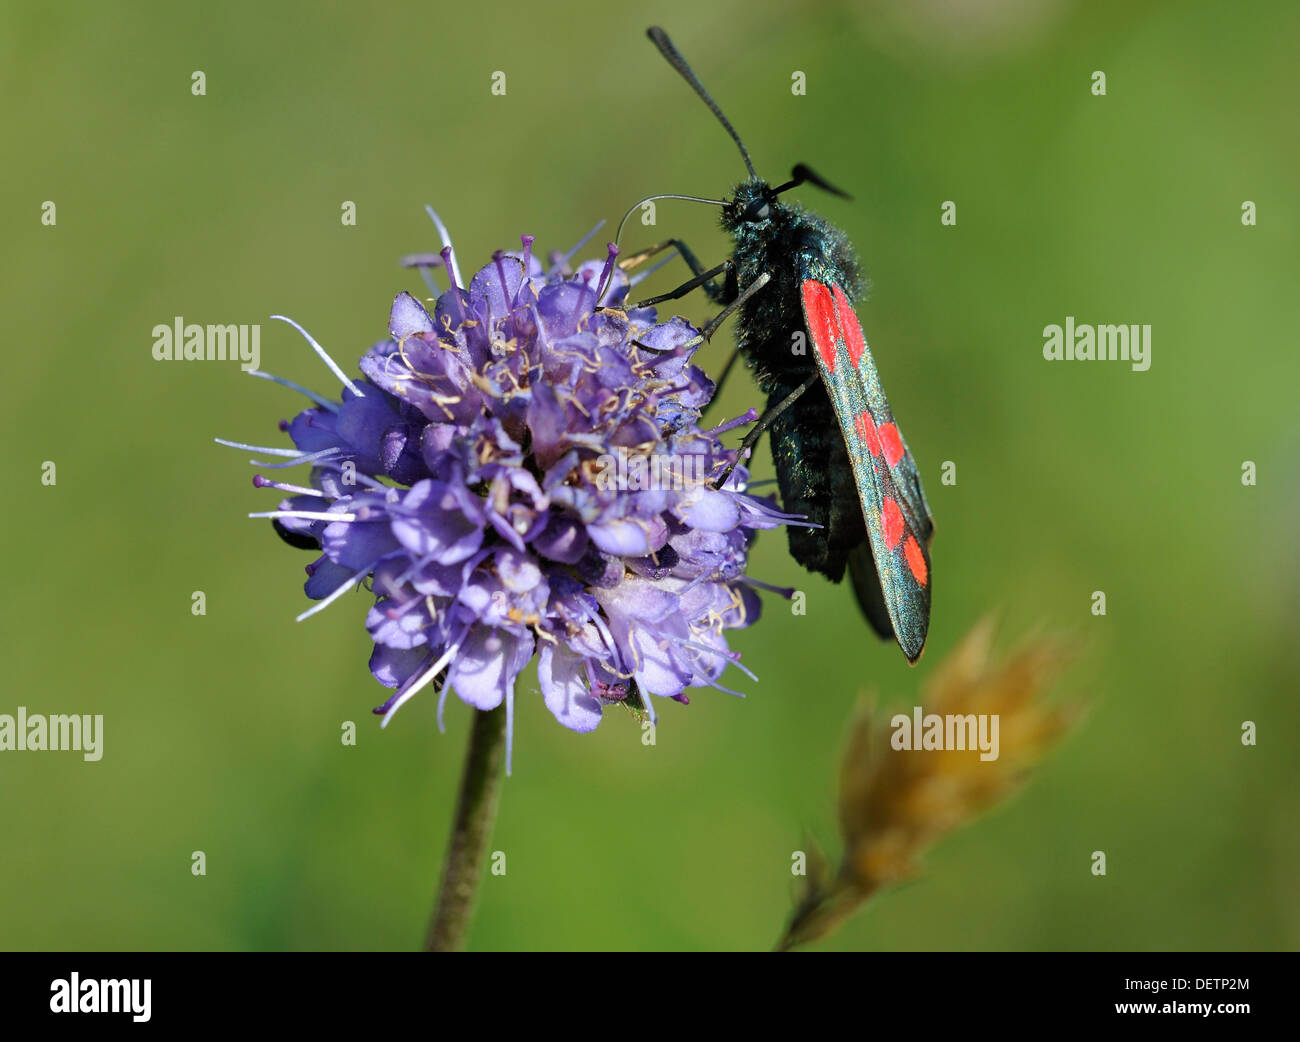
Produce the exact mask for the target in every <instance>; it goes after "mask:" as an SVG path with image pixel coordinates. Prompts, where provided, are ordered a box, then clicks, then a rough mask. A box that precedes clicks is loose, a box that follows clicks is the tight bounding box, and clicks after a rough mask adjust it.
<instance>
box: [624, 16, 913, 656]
mask: <svg viewBox="0 0 1300 1042" xmlns="http://www.w3.org/2000/svg"><path fill="white" fill-rule="evenodd" d="M648 35H649V37H650V39H651V40H652V41H654V43H655V45H656V46H657V47H658V48H659V50H660V52H661V53H662V54H663V56H664V57H665V58H667V59H668V61H669V63H670V64H671V65H672V66H673V68H675V69H676V70H677V71H678V72H679V73H680V74H681V75H682V77H683V78H684V79H685V80H686V81H687V83H689V84H690V85H691V87H693V88H694V90H695V92H696V93H697V94H699V96H700V97H701V98H702V99H703V100H704V102H705V103H706V104H707V105H708V106H709V108H710V110H711V111H712V112H713V114H714V115H715V116H716V117H717V118H718V120H719V121H720V122H721V123H722V125H723V127H724V128H725V129H726V131H727V133H728V134H730V135H731V138H732V140H733V141H735V143H736V145H737V147H738V148H739V149H740V154H741V157H742V158H743V159H744V161H745V167H746V169H747V170H748V171H749V178H748V179H747V180H746V181H743V182H742V183H741V184H739V185H737V186H736V188H735V191H734V192H733V193H732V197H731V198H730V199H729V200H698V201H703V202H713V203H716V204H718V205H720V206H721V207H722V226H723V227H724V228H725V229H726V230H727V232H729V233H730V234H731V236H732V237H733V239H734V241H735V250H734V253H733V255H732V257H731V258H730V259H729V260H727V261H725V262H724V263H723V264H720V265H718V266H717V267H716V268H713V269H711V270H708V271H705V270H704V269H703V267H702V266H701V265H700V264H699V262H698V261H697V260H696V259H695V256H694V255H693V254H692V252H691V251H690V250H689V249H688V248H687V247H686V246H685V244H684V243H682V242H681V241H680V240H677V239H673V240H668V241H666V242H664V243H660V244H658V245H657V246H654V247H651V248H650V250H647V251H643V253H642V254H641V255H640V258H638V260H639V259H643V258H644V257H646V256H649V255H650V254H651V253H653V252H656V251H658V250H660V249H665V248H667V247H669V246H673V247H676V248H677V250H678V252H679V253H680V254H681V255H682V257H683V259H684V260H685V261H686V263H687V264H688V265H690V267H691V270H692V272H694V274H695V276H696V277H695V278H694V279H692V280H691V281H690V282H687V283H686V284H684V285H683V286H680V287H678V288H677V289H676V290H674V291H673V292H671V293H666V294H663V295H662V296H660V297H656V298H654V299H653V300H651V301H646V302H644V303H647V304H649V303H659V302H661V301H663V300H670V299H675V298H677V297H679V296H682V295H683V294H684V293H686V292H689V291H690V290H692V289H694V288H696V287H703V288H704V290H705V291H706V292H707V293H708V294H709V296H710V297H711V298H712V299H714V300H716V301H717V302H718V303H720V304H724V305H727V307H726V308H725V310H724V311H723V313H722V314H721V315H719V316H717V318H715V319H714V320H713V322H711V323H709V325H708V327H706V334H711V333H712V330H713V329H714V328H716V327H717V324H718V323H719V322H720V321H721V320H722V319H723V318H725V317H726V316H727V315H728V314H730V313H731V312H732V311H733V310H735V309H738V310H739V316H738V324H739V328H738V332H737V349H738V354H739V356H740V357H742V358H744V360H745V363H746V365H747V366H748V367H749V368H750V369H751V370H752V371H753V373H754V376H755V378H756V380H757V381H758V385H759V388H760V389H761V390H762V391H763V392H764V393H765V394H766V395H767V410H766V412H765V413H764V414H763V416H762V417H761V418H760V419H759V421H758V422H757V423H756V424H755V425H754V427H753V428H751V430H750V432H749V434H748V435H747V437H746V438H745V441H744V443H743V445H742V448H743V449H745V450H749V449H752V448H753V446H754V444H755V443H756V442H757V440H758V438H759V436H760V435H761V434H762V433H763V432H764V431H765V430H766V431H770V435H771V439H772V458H773V461H774V463H775V464H776V473H777V482H778V485H779V487H780V490H781V502H782V507H783V508H784V509H785V510H787V511H789V512H791V513H797V514H803V515H805V516H806V517H807V518H808V519H809V520H810V521H812V522H815V523H816V524H817V525H818V526H820V527H815V528H814V527H791V528H789V530H788V531H789V537H790V552H791V554H792V555H793V556H794V558H795V560H797V561H798V562H799V563H800V564H802V565H803V566H804V567H805V568H807V569H809V570H810V571H814V572H820V573H821V574H823V575H825V576H827V577H828V578H830V579H831V580H833V581H835V582H839V581H840V580H841V579H842V578H843V577H844V571H845V569H846V568H847V569H848V572H849V577H850V580H851V582H852V584H853V589H854V592H855V593H856V595H857V599H858V603H859V604H860V605H861V607H862V611H863V613H864V614H865V615H866V617H867V619H868V620H869V621H870V622H871V625H872V626H873V627H874V628H875V630H876V631H877V632H878V633H879V634H880V635H881V636H882V637H884V638H886V639H887V638H889V637H891V636H893V637H895V638H896V639H897V640H898V644H899V647H901V648H902V650H903V654H904V655H906V656H907V660H908V661H909V662H916V660H917V659H918V658H919V657H920V655H921V652H922V650H923V649H924V647H925V638H926V632H927V631H928V629H929V625H930V551H929V544H930V539H931V536H932V535H933V533H934V523H933V521H932V520H931V517H930V508H929V505H928V504H927V503H926V500H925V493H924V492H923V491H922V489H921V478H920V476H919V475H918V474H917V470H916V464H915V462H914V461H913V459H912V454H911V453H910V452H909V451H908V449H907V443H906V442H905V441H904V440H903V436H902V434H901V433H900V432H899V429H898V425H897V424H896V423H895V422H894V416H893V413H892V412H891V411H890V408H889V402H888V401H887V400H886V398H885V393H884V391H883V390H882V389H881V386H880V377H879V376H878V375H877V373H876V365H875V362H874V360H873V359H872V357H871V351H870V350H869V349H868V348H867V341H866V337H864V336H863V333H862V326H861V324H860V323H859V322H858V316H857V315H856V313H855V312H854V310H853V303H852V302H853V299H854V297H855V296H856V294H857V292H858V290H859V288H860V286H861V275H860V273H859V270H858V265H857V260H856V257H855V256H854V253H853V247H852V246H851V245H850V243H849V241H848V239H847V237H846V236H845V235H844V233H843V232H841V231H840V230H839V229H838V228H834V227H832V226H831V225H830V224H828V223H827V222H826V221H824V220H823V219H822V218H820V217H818V216H817V215H815V214H811V213H808V212H807V211H805V210H803V209H802V208H801V207H799V206H798V205H788V204H786V203H782V202H781V201H780V199H779V198H778V197H779V196H780V195H781V194H782V193H783V192H786V191H788V190H789V189H791V188H794V187H796V186H797V185H800V184H804V183H809V184H813V185H816V186H818V187H820V188H823V189H826V190H828V191H831V192H834V193H836V194H840V195H842V194H843V193H841V192H839V191H838V190H837V189H835V188H833V187H832V186H831V185H829V184H827V183H826V182H825V181H823V180H822V179H821V178H820V177H818V176H817V175H816V174H815V173H813V172H812V171H811V170H810V169H808V168H807V167H806V166H803V165H802V164H800V165H799V166H796V167H795V168H794V172H793V176H792V177H791V179H790V180H789V181H787V182H786V183H785V184H783V185H779V186H778V187H775V188H773V187H772V186H771V185H769V184H768V183H767V182H766V181H764V180H763V179H762V178H760V177H759V176H758V174H757V173H756V172H755V170H754V165H753V163H752V161H751V160H750V158H749V152H748V151H747V150H746V148H745V146H744V144H743V142H742V141H741V140H740V136H739V135H738V134H737V133H736V131H735V129H734V128H733V127H732V126H731V123H730V122H729V121H728V120H727V118H726V116H724V115H723V113H722V110H721V109H720V108H719V107H718V105H717V104H716V103H715V102H714V100H713V99H712V98H711V97H710V96H709V94H708V92H707V91H706V90H705V89H704V87H703V85H702V84H701V83H700V81H699V80H698V79H697V78H696V76H695V74H694V73H693V72H692V71H691V69H690V67H689V66H688V65H687V64H686V62H685V60H684V59H683V58H682V56H681V55H680V54H679V53H678V52H677V49H676V48H675V47H674V46H673V43H672V41H671V40H669V38H668V36H667V34H666V33H665V32H664V31H663V30H662V29H659V28H652V29H650V30H649V32H648ZM677 198H691V197H685V196H678V197H677ZM719 276H721V277H722V285H721V286H719V285H718V284H717V283H716V282H715V281H713V280H714V279H715V278H717V277H719ZM808 341H811V344H812V351H811V352H809V351H808V350H807V343H808ZM728 369H730V365H728ZM725 376H726V372H725V371H724V373H723V377H724V378H725ZM742 456H743V452H742Z"/></svg>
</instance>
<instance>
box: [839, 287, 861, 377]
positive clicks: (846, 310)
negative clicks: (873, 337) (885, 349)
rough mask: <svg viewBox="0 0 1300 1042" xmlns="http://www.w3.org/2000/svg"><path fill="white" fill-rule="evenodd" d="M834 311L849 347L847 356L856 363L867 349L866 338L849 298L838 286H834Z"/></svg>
mask: <svg viewBox="0 0 1300 1042" xmlns="http://www.w3.org/2000/svg"><path fill="white" fill-rule="evenodd" d="M835 313H836V314H837V315H838V316H839V319H840V329H842V330H843V331H844V342H845V343H846V344H847V345H848V348H849V358H850V359H851V360H852V361H853V364H854V365H857V364H858V359H859V358H861V357H862V352H863V351H865V350H866V349H867V338H866V337H864V336H863V335H862V323H861V322H859V321H858V316H857V312H855V311H854V310H853V305H852V304H850V303H849V298H848V297H846V296H845V295H844V291H843V290H842V289H840V288H839V286H836V287H835Z"/></svg>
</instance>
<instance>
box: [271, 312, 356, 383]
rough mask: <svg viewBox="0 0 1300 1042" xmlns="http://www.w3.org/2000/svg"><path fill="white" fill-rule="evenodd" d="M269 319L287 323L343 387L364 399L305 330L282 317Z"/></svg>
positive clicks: (345, 374) (291, 320)
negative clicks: (302, 338) (309, 346)
mask: <svg viewBox="0 0 1300 1042" xmlns="http://www.w3.org/2000/svg"><path fill="white" fill-rule="evenodd" d="M271 317H272V318H274V319H277V320H278V321H280V322H287V323H289V325H291V326H293V328H294V329H296V330H298V332H299V333H301V334H302V335H303V337H304V338H306V340H307V343H309V344H311V347H312V350H313V351H315V352H316V353H317V354H318V355H320V358H321V361H322V362H324V363H325V364H326V365H327V366H329V368H330V372H332V373H333V374H334V375H335V376H337V377H338V378H339V380H341V381H342V383H343V386H344V387H346V388H347V389H348V390H349V391H351V392H352V393H353V394H355V395H356V396H357V397H358V398H364V397H365V395H364V394H362V393H361V388H360V387H358V386H357V385H356V384H354V383H353V382H352V381H351V380H349V379H348V375H347V373H345V372H344V371H343V370H342V369H340V368H339V366H338V363H337V362H335V361H334V359H332V358H331V357H330V356H329V355H328V354H326V352H325V348H323V347H321V346H320V344H318V343H316V339H315V338H314V337H313V336H312V335H311V334H310V333H308V332H307V330H305V329H303V328H302V326H300V325H298V323H297V322H295V321H294V320H293V319H291V318H287V317H286V316H284V315H272V316H271Z"/></svg>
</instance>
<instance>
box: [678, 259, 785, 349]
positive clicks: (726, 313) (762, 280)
mask: <svg viewBox="0 0 1300 1042" xmlns="http://www.w3.org/2000/svg"><path fill="white" fill-rule="evenodd" d="M771 281H772V276H771V274H770V273H769V272H766V271H765V272H763V274H762V275H760V276H759V277H758V278H756V279H755V280H754V281H753V282H751V283H750V284H749V285H748V286H746V287H745V292H744V293H741V294H739V295H738V296H737V297H736V299H735V300H733V301H732V302H731V303H730V304H728V305H727V306H726V307H725V308H723V309H722V310H721V311H719V312H718V313H717V314H716V315H714V316H713V317H712V318H711V319H709V321H708V322H707V323H705V326H704V328H703V329H701V330H700V331H699V333H698V334H697V335H695V336H694V337H692V338H691V339H690V340H688V341H686V343H685V344H684V345H683V346H684V347H691V346H693V345H695V344H706V343H708V342H709V340H711V339H712V338H713V334H714V333H716V332H717V331H718V326H720V325H722V323H724V322H725V321H727V319H728V318H729V317H730V316H731V313H732V312H733V311H735V310H736V309H737V308H738V307H740V305H742V304H743V303H745V301H747V300H748V299H749V298H750V297H752V296H753V295H754V294H755V293H757V292H758V291H759V290H760V289H762V288H763V287H764V286H766V285H767V284H768V283H769V282H771Z"/></svg>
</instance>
